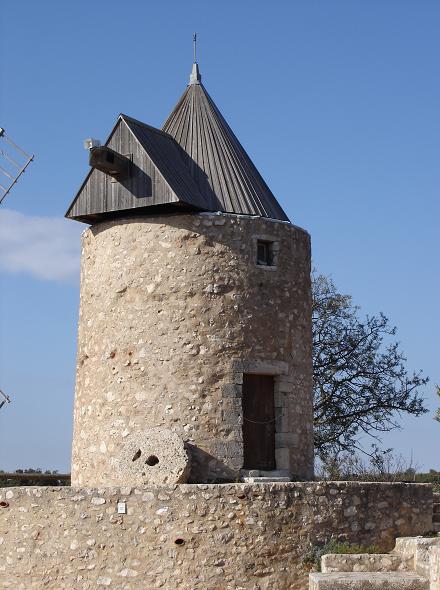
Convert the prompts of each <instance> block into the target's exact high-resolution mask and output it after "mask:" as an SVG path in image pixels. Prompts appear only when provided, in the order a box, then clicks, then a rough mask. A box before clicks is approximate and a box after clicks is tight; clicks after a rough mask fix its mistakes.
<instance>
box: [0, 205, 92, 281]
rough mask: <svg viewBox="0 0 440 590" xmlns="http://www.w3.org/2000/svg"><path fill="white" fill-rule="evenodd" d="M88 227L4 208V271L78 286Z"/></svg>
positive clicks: (0, 260)
mask: <svg viewBox="0 0 440 590" xmlns="http://www.w3.org/2000/svg"><path fill="white" fill-rule="evenodd" d="M83 229H84V226H83V225H82V224H79V223H72V222H71V221H67V220H66V219H63V218H60V217H33V216H30V215H23V213H19V212H18V211H13V210H12V209H0V270H2V271H4V272H10V273H25V274H30V275H32V276H33V277H35V278H37V279H42V280H46V281H61V282H69V283H76V282H77V281H78V278H79V258H80V234H81V231H82V230H83Z"/></svg>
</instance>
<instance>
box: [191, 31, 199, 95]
mask: <svg viewBox="0 0 440 590" xmlns="http://www.w3.org/2000/svg"><path fill="white" fill-rule="evenodd" d="M193 50H194V62H193V66H192V71H191V75H190V77H189V83H190V84H200V82H201V81H202V76H201V75H200V72H199V64H198V63H197V33H193Z"/></svg>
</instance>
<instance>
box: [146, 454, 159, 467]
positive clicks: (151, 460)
mask: <svg viewBox="0 0 440 590" xmlns="http://www.w3.org/2000/svg"><path fill="white" fill-rule="evenodd" d="M158 463H159V459H158V458H157V457H156V455H150V456H149V457H148V459H147V460H146V461H145V465H149V466H150V467H153V465H157V464H158Z"/></svg>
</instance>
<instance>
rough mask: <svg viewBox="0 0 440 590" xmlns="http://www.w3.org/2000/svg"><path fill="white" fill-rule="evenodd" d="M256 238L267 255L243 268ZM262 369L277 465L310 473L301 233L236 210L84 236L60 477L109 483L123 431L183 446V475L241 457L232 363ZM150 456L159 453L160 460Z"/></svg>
mask: <svg viewBox="0 0 440 590" xmlns="http://www.w3.org/2000/svg"><path fill="white" fill-rule="evenodd" d="M258 238H260V239H262V240H268V241H271V242H272V243H273V251H274V257H275V262H276V264H275V265H274V266H273V267H264V266H258V265H257V264H256V247H257V240H258ZM246 372H249V373H262V374H272V375H274V378H275V406H276V408H275V412H276V414H275V415H276V416H277V417H278V418H277V421H276V451H275V453H276V466H277V469H286V470H289V471H290V472H291V473H292V475H293V476H294V477H296V478H299V479H309V478H310V477H311V476H312V474H313V432H312V365H311V293H310V239H309V235H308V234H307V233H306V232H305V231H304V230H301V229H300V228H297V227H295V226H293V225H291V224H290V223H285V222H279V221H274V220H268V219H261V218H252V217H246V216H237V215H226V214H221V215H216V214H192V215H186V214H185V215H168V216H161V217H156V218H152V217H139V218H130V219H125V220H120V219H118V220H115V221H110V222H106V223H100V224H97V225H95V226H93V227H92V228H90V229H88V230H87V231H86V232H85V233H84V235H83V253H82V270H81V302H80V318H79V332H78V364H77V381H76V395H75V412H74V440H73V453H72V484H73V485H77V486H99V485H121V484H125V483H128V484H129V483H130V482H129V481H121V478H120V477H119V476H118V474H117V470H116V464H117V462H118V458H119V456H120V454H121V451H122V449H123V445H124V440H125V439H126V437H127V436H129V435H131V434H132V433H133V432H136V431H139V432H141V431H142V429H145V428H151V427H163V428H170V429H172V430H174V431H175V432H176V433H177V434H178V435H179V436H181V438H182V439H184V440H185V441H187V442H188V443H189V444H190V445H192V447H190V449H191V453H192V456H193V466H192V471H191V477H190V481H193V482H194V481H195V482H197V481H198V482H206V481H208V482H209V481H218V480H222V479H223V480H226V481H234V480H235V479H236V478H237V476H238V471H239V469H240V468H241V467H242V466H243V439H242V401H241V387H242V381H243V373H246ZM159 459H160V457H159Z"/></svg>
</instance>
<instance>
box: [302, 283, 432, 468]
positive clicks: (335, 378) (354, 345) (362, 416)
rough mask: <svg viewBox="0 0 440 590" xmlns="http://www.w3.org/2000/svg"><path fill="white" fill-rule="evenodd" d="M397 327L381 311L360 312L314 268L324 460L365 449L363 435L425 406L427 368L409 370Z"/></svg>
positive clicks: (318, 440) (318, 442)
mask: <svg viewBox="0 0 440 590" xmlns="http://www.w3.org/2000/svg"><path fill="white" fill-rule="evenodd" d="M395 334H396V328H394V327H391V326H390V325H389V322H388V319H387V318H386V317H385V316H384V315H383V314H382V313H380V314H379V315H378V316H371V317H370V316H366V317H365V318H361V317H359V308H358V307H357V306H355V305H353V303H352V299H351V297H350V296H349V295H342V294H341V293H338V291H337V290H336V287H335V285H334V284H333V282H332V280H331V279H330V278H328V277H325V276H322V275H319V274H316V273H314V274H313V373H314V412H315V417H314V421H315V446H316V449H317V453H318V456H319V457H320V458H321V459H323V460H325V459H328V458H329V457H332V456H335V455H337V454H338V453H340V452H343V451H348V452H354V451H355V450H356V449H360V445H359V439H360V438H361V437H364V436H365V435H367V438H368V437H370V438H371V437H373V438H375V439H376V440H380V434H381V433H383V432H387V431H389V430H392V429H393V428H397V427H398V417H399V415H400V414H401V413H407V414H411V415H413V416H420V415H421V414H423V413H424V412H426V411H427V410H426V408H425V407H424V405H423V399H422V397H421V395H420V388H421V387H422V386H423V385H425V384H426V383H427V382H428V378H425V377H422V372H421V371H419V372H414V373H412V374H409V373H408V371H407V369H406V360H407V359H406V357H405V356H404V354H403V353H402V352H401V351H400V349H399V343H398V342H394V341H393V336H394V335H395Z"/></svg>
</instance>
